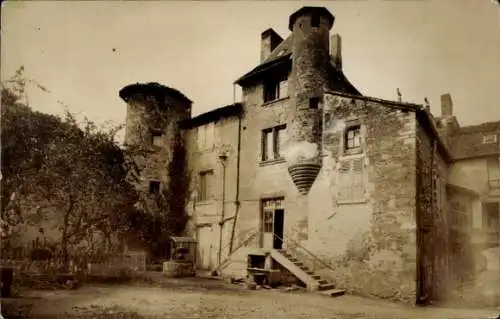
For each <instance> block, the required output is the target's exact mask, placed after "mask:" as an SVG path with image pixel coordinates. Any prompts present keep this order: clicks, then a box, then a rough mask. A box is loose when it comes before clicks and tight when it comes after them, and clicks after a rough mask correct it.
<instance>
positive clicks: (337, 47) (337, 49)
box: [330, 33, 342, 70]
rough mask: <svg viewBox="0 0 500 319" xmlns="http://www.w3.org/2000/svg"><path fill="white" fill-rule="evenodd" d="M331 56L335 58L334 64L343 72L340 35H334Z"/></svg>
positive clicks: (331, 42)
mask: <svg viewBox="0 0 500 319" xmlns="http://www.w3.org/2000/svg"><path fill="white" fill-rule="evenodd" d="M330 54H331V55H332V57H333V63H334V64H335V67H336V68H337V69H338V70H342V38H341V37H340V35H339V34H337V33H336V34H334V35H332V39H331V41H330Z"/></svg>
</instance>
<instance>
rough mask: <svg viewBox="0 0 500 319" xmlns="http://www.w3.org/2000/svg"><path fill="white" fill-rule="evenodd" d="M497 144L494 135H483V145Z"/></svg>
mask: <svg viewBox="0 0 500 319" xmlns="http://www.w3.org/2000/svg"><path fill="white" fill-rule="evenodd" d="M496 142H497V136H496V134H491V135H484V136H483V144H491V143H496Z"/></svg>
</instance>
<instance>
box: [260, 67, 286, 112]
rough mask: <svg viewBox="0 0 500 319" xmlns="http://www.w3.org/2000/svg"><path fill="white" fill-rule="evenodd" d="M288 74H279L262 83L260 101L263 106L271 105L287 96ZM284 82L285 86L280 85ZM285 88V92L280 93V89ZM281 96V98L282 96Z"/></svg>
mask: <svg viewBox="0 0 500 319" xmlns="http://www.w3.org/2000/svg"><path fill="white" fill-rule="evenodd" d="M288 79H289V72H281V73H279V74H277V75H274V76H272V77H270V78H268V79H266V80H265V81H264V82H263V83H262V99H263V102H264V104H268V103H272V102H274V101H278V100H281V99H284V98H287V97H288V96H289V93H288V84H289V82H288ZM284 82H286V85H283V84H282V83H284ZM283 86H285V87H286V92H282V87H283ZM282 94H283V96H282Z"/></svg>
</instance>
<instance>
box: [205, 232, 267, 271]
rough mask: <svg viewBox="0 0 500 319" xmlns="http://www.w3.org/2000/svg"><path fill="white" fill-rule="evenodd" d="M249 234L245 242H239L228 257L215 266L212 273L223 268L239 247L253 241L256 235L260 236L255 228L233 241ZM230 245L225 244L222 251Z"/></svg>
mask: <svg viewBox="0 0 500 319" xmlns="http://www.w3.org/2000/svg"><path fill="white" fill-rule="evenodd" d="M249 233H250V236H248V238H246V239H245V240H243V241H241V242H240V244H239V245H238V246H236V247H234V248H233V251H232V252H230V253H229V255H228V256H227V257H226V258H225V259H224V261H222V262H221V263H220V264H219V265H217V266H216V267H215V268H214V269H213V270H212V271H219V270H220V269H221V268H222V267H224V266H225V265H226V264H227V263H228V262H229V261H230V260H231V256H232V255H233V254H234V253H235V252H237V251H238V250H239V249H240V248H241V247H243V246H245V245H247V244H248V243H249V242H250V241H251V240H253V239H254V238H255V237H256V236H257V235H258V234H260V230H259V229H257V228H251V229H250V231H248V232H244V233H241V234H240V235H238V236H237V237H236V238H235V239H239V238H241V237H243V236H244V235H248V234H249ZM230 244H231V243H228V244H226V245H225V246H224V247H223V249H222V251H224V250H225V249H226V248H229V246H230Z"/></svg>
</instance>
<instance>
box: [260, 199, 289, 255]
mask: <svg viewBox="0 0 500 319" xmlns="http://www.w3.org/2000/svg"><path fill="white" fill-rule="evenodd" d="M283 201H284V200H283V198H277V199H266V200H262V214H261V230H262V235H261V248H266V249H282V248H283V235H284V222H285V209H284V207H283Z"/></svg>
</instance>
